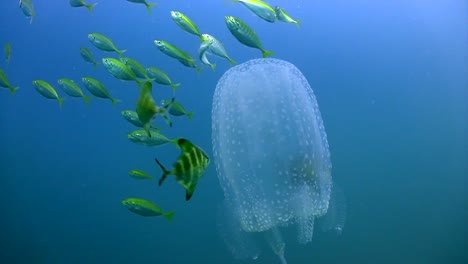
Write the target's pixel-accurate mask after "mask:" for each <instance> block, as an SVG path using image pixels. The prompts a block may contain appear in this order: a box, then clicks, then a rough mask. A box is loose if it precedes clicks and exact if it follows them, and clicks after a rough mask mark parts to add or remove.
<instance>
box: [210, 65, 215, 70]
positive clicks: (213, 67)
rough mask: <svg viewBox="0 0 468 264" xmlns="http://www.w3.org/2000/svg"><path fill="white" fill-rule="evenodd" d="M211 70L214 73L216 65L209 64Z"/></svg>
mask: <svg viewBox="0 0 468 264" xmlns="http://www.w3.org/2000/svg"><path fill="white" fill-rule="evenodd" d="M210 67H211V69H212V70H213V71H214V70H215V69H216V63H211V64H210Z"/></svg>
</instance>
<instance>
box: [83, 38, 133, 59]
mask: <svg viewBox="0 0 468 264" xmlns="http://www.w3.org/2000/svg"><path fill="white" fill-rule="evenodd" d="M88 39H89V41H91V43H92V44H93V45H94V46H95V47H96V48H98V49H100V50H103V51H115V52H117V53H118V54H119V55H122V53H124V52H125V51H127V50H119V49H118V48H117V46H115V44H114V42H113V41H112V40H111V39H110V38H108V37H107V36H104V35H103V34H101V33H97V32H94V33H89V34H88Z"/></svg>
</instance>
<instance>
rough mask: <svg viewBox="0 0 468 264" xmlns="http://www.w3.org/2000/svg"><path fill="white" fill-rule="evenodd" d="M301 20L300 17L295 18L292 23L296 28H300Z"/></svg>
mask: <svg viewBox="0 0 468 264" xmlns="http://www.w3.org/2000/svg"><path fill="white" fill-rule="evenodd" d="M301 22H302V19H296V22H294V24H296V26H297V27H298V28H301Z"/></svg>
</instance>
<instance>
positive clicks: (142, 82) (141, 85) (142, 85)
mask: <svg viewBox="0 0 468 264" xmlns="http://www.w3.org/2000/svg"><path fill="white" fill-rule="evenodd" d="M135 81H136V83H137V85H138V87H140V88H143V87H144V86H145V84H146V83H147V82H149V83H151V82H150V81H149V80H138V79H135Z"/></svg>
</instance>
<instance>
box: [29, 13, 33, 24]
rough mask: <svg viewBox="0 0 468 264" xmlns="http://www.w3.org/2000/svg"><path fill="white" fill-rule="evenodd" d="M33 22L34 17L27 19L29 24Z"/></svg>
mask: <svg viewBox="0 0 468 264" xmlns="http://www.w3.org/2000/svg"><path fill="white" fill-rule="evenodd" d="M33 20H34V15H31V17H30V18H29V24H32V22H33Z"/></svg>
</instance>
